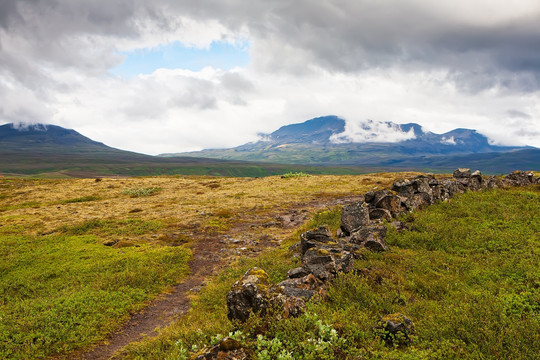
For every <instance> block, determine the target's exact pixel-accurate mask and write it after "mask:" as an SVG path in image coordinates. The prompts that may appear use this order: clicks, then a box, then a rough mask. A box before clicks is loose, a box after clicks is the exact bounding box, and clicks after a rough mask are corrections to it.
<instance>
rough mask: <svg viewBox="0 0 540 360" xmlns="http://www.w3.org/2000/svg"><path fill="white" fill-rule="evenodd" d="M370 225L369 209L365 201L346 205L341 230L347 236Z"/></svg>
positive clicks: (342, 212) (342, 215) (342, 213)
mask: <svg viewBox="0 0 540 360" xmlns="http://www.w3.org/2000/svg"><path fill="white" fill-rule="evenodd" d="M368 224H369V207H368V205H367V203H365V202H364V201H358V202H355V203H353V204H350V205H345V206H344V207H343V209H342V211H341V226H340V227H341V230H342V231H343V233H344V234H345V236H348V235H350V233H351V232H352V231H353V230H355V229H358V228H359V227H360V226H365V225H368Z"/></svg>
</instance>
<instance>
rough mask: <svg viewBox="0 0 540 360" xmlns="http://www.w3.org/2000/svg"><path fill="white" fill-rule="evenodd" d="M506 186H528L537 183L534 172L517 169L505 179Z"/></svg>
mask: <svg viewBox="0 0 540 360" xmlns="http://www.w3.org/2000/svg"><path fill="white" fill-rule="evenodd" d="M503 183H504V185H505V186H527V185H531V184H535V183H536V179H535V177H534V173H533V172H525V171H520V170H516V171H513V172H511V173H510V174H508V175H506V177H505V178H504V179H503Z"/></svg>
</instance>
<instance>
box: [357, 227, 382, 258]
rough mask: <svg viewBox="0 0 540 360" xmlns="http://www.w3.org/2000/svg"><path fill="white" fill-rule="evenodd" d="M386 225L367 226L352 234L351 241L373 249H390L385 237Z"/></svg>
mask: <svg viewBox="0 0 540 360" xmlns="http://www.w3.org/2000/svg"><path fill="white" fill-rule="evenodd" d="M386 231H387V228H386V226H376V225H372V226H366V227H363V228H360V229H358V230H357V231H355V232H354V233H352V234H351V236H350V238H349V242H350V243H352V244H357V245H360V246H362V247H365V248H366V249H368V250H371V251H377V252H378V251H385V250H388V247H387V246H386V243H385V242H384V239H385V237H386Z"/></svg>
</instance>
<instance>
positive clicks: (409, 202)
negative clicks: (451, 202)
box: [405, 193, 432, 211]
mask: <svg viewBox="0 0 540 360" xmlns="http://www.w3.org/2000/svg"><path fill="white" fill-rule="evenodd" d="M431 200H432V199H431V196H430V195H429V194H427V193H417V194H414V195H412V196H410V197H408V198H407V199H406V200H405V206H406V207H407V210H409V211H414V210H420V209H424V208H425V207H427V206H428V205H430V204H431V202H432V201H431Z"/></svg>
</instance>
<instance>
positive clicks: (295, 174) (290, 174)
mask: <svg viewBox="0 0 540 360" xmlns="http://www.w3.org/2000/svg"><path fill="white" fill-rule="evenodd" d="M307 176H311V175H310V174H306V173H304V172H301V171H300V172H288V173H286V174H283V175H281V177H282V178H284V179H288V178H296V177H307Z"/></svg>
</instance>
